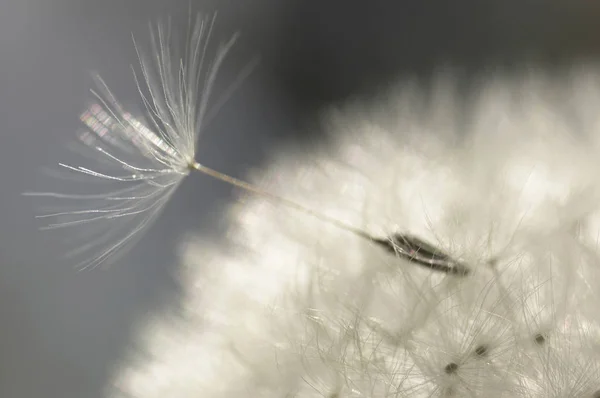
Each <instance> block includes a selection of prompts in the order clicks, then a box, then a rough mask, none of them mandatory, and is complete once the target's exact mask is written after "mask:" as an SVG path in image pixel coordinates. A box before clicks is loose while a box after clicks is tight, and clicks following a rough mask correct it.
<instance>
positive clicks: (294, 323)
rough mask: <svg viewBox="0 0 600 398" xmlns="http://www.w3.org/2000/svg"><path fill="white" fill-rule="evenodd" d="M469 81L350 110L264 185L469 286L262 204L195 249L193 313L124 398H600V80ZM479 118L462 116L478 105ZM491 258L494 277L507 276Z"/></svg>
mask: <svg viewBox="0 0 600 398" xmlns="http://www.w3.org/2000/svg"><path fill="white" fill-rule="evenodd" d="M590 70H592V68H579V69H577V70H573V71H571V72H570V73H567V74H565V75H563V76H562V77H556V76H554V77H550V76H547V75H543V74H542V73H541V72H531V73H524V74H521V75H519V76H515V75H513V76H511V77H498V76H491V75H488V76H487V77H485V78H483V79H482V80H481V83H482V84H481V85H479V86H478V88H477V90H474V91H471V92H470V95H469V96H468V99H466V100H463V99H461V98H462V97H461V96H459V95H458V93H457V90H456V87H455V84H454V80H453V78H452V75H451V74H441V75H440V77H439V78H438V79H437V80H436V82H435V84H433V85H432V87H433V88H431V89H430V90H425V89H423V88H421V87H420V86H418V85H414V84H410V83H406V84H404V85H403V86H402V87H400V88H399V89H398V90H394V91H393V95H391V96H388V97H386V99H385V100H380V101H378V102H377V103H376V104H375V106H371V107H370V108H368V109H367V108H365V107H362V108H361V107H360V106H356V105H353V106H348V107H347V108H346V109H344V110H342V111H338V112H334V113H333V114H332V115H331V117H330V118H329V119H328V120H329V122H328V126H327V128H328V129H329V130H330V131H331V132H332V133H331V137H330V138H331V141H332V144H331V145H330V146H327V147H324V148H321V149H320V150H319V151H317V152H311V153H309V152H306V153H300V152H298V153H291V154H290V153H287V154H282V155H281V156H280V157H279V158H278V159H275V160H274V161H273V163H272V164H271V165H270V167H269V168H268V170H267V171H266V172H265V174H264V178H263V179H262V180H259V181H258V184H259V185H261V186H263V187H265V188H266V189H267V190H270V191H272V192H275V193H278V194H280V195H282V196H285V197H287V198H290V199H292V200H295V201H297V202H300V203H302V204H304V205H305V206H307V207H309V208H313V209H316V210H318V211H320V212H322V213H325V214H327V215H329V216H332V217H335V218H337V219H339V220H341V221H343V222H345V223H348V224H351V225H353V226H356V227H358V228H362V229H364V230H365V231H367V232H369V233H370V234H372V235H373V236H376V237H386V236H390V235H391V234H393V233H397V232H403V233H410V234H412V235H416V236H418V237H420V238H422V239H424V240H426V241H428V242H431V243H433V244H435V245H437V246H439V247H440V248H441V249H443V250H444V251H446V252H447V253H449V254H451V255H452V256H453V257H455V258H460V259H461V260H462V261H464V262H465V263H467V264H468V265H469V266H470V267H471V269H472V271H473V272H472V273H471V274H470V275H469V276H467V277H457V276H451V275H446V274H442V273H439V272H433V271H430V270H429V269H426V268H424V267H420V266H419V265H416V264H413V263H410V262H408V261H406V260H403V259H400V258H396V257H395V256H394V255H392V254H390V253H389V252H385V251H384V250H383V249H382V248H381V247H378V246H376V245H375V244H373V243H371V242H369V241H367V240H365V239H361V238H358V237H356V236H353V235H352V234H350V233H348V232H345V231H341V230H339V229H338V228H336V227H335V226H332V225H328V224H326V223H324V222H322V221H319V220H317V219H314V218H312V217H310V216H307V215H305V214H302V213H299V212H297V211H295V210H293V209H288V208H285V207H283V206H281V205H277V204H273V203H272V202H269V201H268V200H264V199H263V198H260V197H256V196H251V197H247V198H245V199H244V201H243V202H241V203H240V204H238V205H237V206H235V207H234V208H233V209H232V210H231V215H230V216H231V230H230V234H229V240H228V242H226V244H224V245H221V247H216V246H214V245H209V244H207V243H205V242H201V241H197V240H196V241H190V242H188V243H187V244H186V245H184V250H183V253H184V255H183V257H184V259H183V262H184V265H185V266H184V267H183V268H182V277H181V280H182V281H183V284H184V286H185V289H186V291H185V294H186V296H185V301H184V303H183V305H184V308H185V311H184V314H183V316H182V317H178V318H176V319H173V317H168V316H166V315H161V316H157V317H156V318H154V319H152V320H150V321H149V322H148V324H147V325H144V327H143V328H142V329H141V332H140V335H139V337H140V342H141V344H142V346H143V347H144V349H145V350H147V355H145V356H144V357H134V358H133V359H130V360H129V361H128V362H127V363H126V364H125V365H124V366H123V368H122V370H121V371H120V372H119V374H118V378H117V380H116V386H117V387H116V390H118V392H114V396H118V397H122V396H127V397H135V398H142V397H143V398H154V397H157V398H159V397H160V398H164V397H174V398H178V397H203V398H208V397H219V398H220V397H232V398H233V397H236V398H238V397H274V398H275V397H276V398H281V397H329V398H334V397H435V396H438V397H500V396H502V397H540V398H542V397H544V398H547V397H599V396H600V392H599V391H600V334H599V331H600V329H599V326H600V310H599V309H598V304H599V303H600V301H599V297H598V296H599V294H600V250H599V248H598V245H597V241H598V236H599V233H600V223H599V221H600V217H599V216H600V211H599V210H600V202H599V201H598V198H599V195H600V175H598V173H597V170H598V168H599V166H600V156H599V155H600V145H599V143H600V124H599V122H600V117H599V116H598V109H600V79H599V76H600V75H597V74H595V73H594V72H590ZM459 104H460V105H459ZM491 259H494V260H495V261H493V262H490V260H491Z"/></svg>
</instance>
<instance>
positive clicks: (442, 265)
mask: <svg viewBox="0 0 600 398" xmlns="http://www.w3.org/2000/svg"><path fill="white" fill-rule="evenodd" d="M215 19H216V14H214V15H213V16H212V18H207V17H202V16H201V15H198V16H197V17H196V20H195V22H194V23H192V21H191V19H190V21H189V26H188V37H187V42H186V46H185V53H184V54H183V56H182V57H180V56H178V53H177V52H176V51H173V50H172V49H171V46H172V45H173V46H174V45H175V44H176V43H172V41H173V40H172V37H171V26H170V23H168V24H167V25H166V26H164V25H160V24H159V25H157V26H156V27H155V28H153V27H151V29H150V40H151V44H152V46H151V50H152V61H148V60H147V59H146V58H144V56H143V55H142V53H141V51H140V49H139V46H138V45H137V43H136V41H135V38H134V39H133V42H134V47H135V50H136V53H137V56H138V59H139V63H140V67H139V69H140V71H141V74H140V73H139V72H136V70H135V68H132V69H133V73H134V78H135V82H136V85H137V88H138V91H139V93H140V96H141V99H142V102H143V104H144V107H145V110H146V115H147V123H145V122H144V121H143V120H141V119H139V118H136V117H135V116H133V115H132V114H131V113H130V112H128V111H127V110H126V109H124V107H123V106H122V105H121V104H120V103H119V101H118V100H117V99H116V98H115V96H114V95H113V93H112V92H111V90H110V89H109V87H108V85H107V84H106V83H105V82H104V80H103V79H102V78H101V77H100V76H99V75H95V76H94V78H95V80H96V83H97V87H98V89H97V90H92V93H93V95H94V97H95V99H96V101H95V102H93V103H92V104H91V105H90V106H89V107H88V108H87V109H86V110H85V112H83V114H82V115H81V116H80V119H81V121H82V122H83V123H84V125H85V126H86V127H87V129H86V130H85V131H84V132H83V133H81V134H80V135H79V141H80V143H81V144H83V148H82V154H83V155H85V156H87V157H89V155H96V156H95V157H96V158H97V160H100V162H99V163H100V165H99V166H98V168H88V167H85V166H76V165H72V164H67V163H59V165H60V166H61V168H63V169H66V170H68V171H69V172H71V173H76V174H80V175H82V176H85V177H92V180H93V181H94V182H104V183H113V184H114V185H116V186H117V188H115V189H112V190H105V191H103V192H101V193H94V194H65V193H57V192H28V193H25V195H26V196H37V197H44V198H52V199H57V200H60V201H63V202H69V204H68V205H69V206H71V207H69V210H67V211H58V212H50V213H45V214H43V215H40V216H38V218H43V219H51V220H53V222H50V223H49V224H48V225H46V226H45V227H43V228H42V229H46V230H54V229H62V228H67V227H75V226H86V227H88V228H87V229H86V230H85V231H80V233H79V234H78V236H77V237H78V238H80V239H82V240H83V241H84V242H83V243H81V244H78V245H77V249H76V250H73V251H71V252H69V253H68V254H69V255H70V256H77V255H81V256H82V257H83V258H84V260H83V261H82V262H80V263H79V264H78V265H77V268H79V269H81V270H85V269H90V268H94V267H97V266H99V265H101V264H104V263H108V262H110V261H113V260H114V259H115V258H116V257H117V255H118V254H122V253H124V252H125V251H126V250H127V249H128V248H130V247H131V246H132V245H133V244H134V243H136V241H137V240H138V239H139V238H140V237H141V236H142V234H143V232H144V231H145V230H146V229H147V228H148V227H149V226H150V225H151V224H152V222H153V221H154V220H156V218H157V217H158V215H159V214H160V212H161V210H162V209H163V208H164V206H165V205H166V203H167V202H168V201H169V199H170V198H171V196H172V195H173V193H174V192H175V190H176V189H177V187H178V186H179V184H180V183H181V182H182V181H183V179H184V178H185V177H186V176H187V175H188V174H189V173H190V171H199V172H201V173H203V174H205V175H208V176H210V177H212V178H216V179H218V180H221V181H223V182H225V183H227V184H230V185H232V186H235V187H238V188H241V189H243V190H245V191H248V192H250V193H254V194H257V195H260V196H262V197H264V198H267V199H269V200H272V201H275V202H277V203H279V204H281V205H283V206H287V207H289V208H293V209H295V210H297V211H300V212H302V213H305V214H307V215H309V216H311V217H315V218H317V219H319V220H321V221H322V222H325V223H328V224H331V225H333V226H335V227H337V228H339V229H340V230H342V231H346V232H349V233H351V234H353V235H355V236H358V237H360V238H362V239H366V240H368V241H370V242H371V243H374V244H376V245H379V246H380V247H383V248H385V249H386V250H388V251H391V252H392V253H393V254H395V255H397V256H398V257H401V258H404V259H405V260H407V261H409V262H412V263H415V264H420V265H421V266H425V267H428V268H431V269H433V270H436V271H440V272H444V273H447V274H454V275H459V276H464V275H466V274H468V272H469V270H468V267H467V266H466V265H464V264H460V263H458V262H456V261H455V260H453V259H451V258H450V257H449V256H446V255H445V254H443V253H442V252H441V251H439V250H437V249H435V248H434V247H432V246H431V245H430V244H428V243H426V242H423V241H420V240H419V239H416V238H413V239H412V240H413V241H414V242H413V241H411V250H412V253H413V254H411V255H406V253H404V252H403V251H402V250H399V251H398V250H397V249H399V248H400V246H398V244H397V242H396V240H397V239H398V237H399V236H400V235H393V236H392V237H385V238H382V237H375V236H372V235H371V234H369V233H367V232H365V231H364V230H361V229H360V228H356V227H354V226H352V225H349V224H346V223H344V222H341V221H340V220H338V219H335V218H333V217H330V216H327V215H325V214H323V213H319V212H316V211H314V210H313V209H310V208H308V207H305V206H303V205H301V204H299V203H297V202H294V201H290V200H288V199H285V198H283V197H281V196H278V195H274V194H272V193H269V192H266V191H264V190H261V189H260V188H258V187H256V186H254V185H252V184H248V183H246V182H244V181H241V180H238V179H236V178H233V177H231V176H229V175H226V174H223V173H221V172H219V171H217V170H213V169H211V168H209V167H207V166H205V165H203V164H201V163H200V162H198V161H197V160H196V157H195V155H196V145H197V141H198V137H199V135H200V134H201V133H202V131H203V129H204V127H205V124H206V121H207V118H209V117H210V115H211V112H210V111H209V102H210V98H211V92H212V89H213V85H214V83H215V80H216V78H217V72H218V70H219V68H220V66H221V64H222V62H223V61H224V59H225V57H226V55H227V53H228V52H229V50H230V49H231V47H232V46H233V45H234V43H235V41H236V38H237V35H233V36H232V37H231V39H230V40H229V41H227V42H224V43H221V44H220V46H219V47H218V48H217V50H216V53H215V55H214V56H213V57H211V56H210V51H209V44H210V41H211V35H212V32H213V27H214V24H215ZM243 76H244V73H242V74H241V77H243ZM232 87H235V85H232ZM218 105H220V104H219V102H217V103H216V107H215V108H212V109H211V110H213V109H217V108H218ZM90 149H91V151H90ZM72 202H74V203H75V204H72ZM77 206H79V207H80V208H79V207H78V209H77V210H73V207H77ZM117 221H118V222H117ZM402 239H403V240H404V241H406V239H408V238H406V237H403V238H402ZM415 239H416V240H415ZM419 253H423V254H422V255H419ZM438 257H439V258H438Z"/></svg>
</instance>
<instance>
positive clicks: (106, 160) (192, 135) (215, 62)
mask: <svg viewBox="0 0 600 398" xmlns="http://www.w3.org/2000/svg"><path fill="white" fill-rule="evenodd" d="M215 17H216V15H214V16H212V17H205V16H201V15H198V16H197V17H196V19H195V20H192V19H191V17H190V20H189V26H188V33H187V40H186V41H185V47H184V48H183V49H182V51H178V50H179V44H180V43H177V42H176V41H175V40H173V38H172V34H171V24H170V21H169V23H167V24H157V26H156V27H151V29H150V41H151V44H152V45H151V52H150V55H149V56H148V57H146V56H144V55H143V54H142V51H141V49H140V48H139V47H138V45H137V44H136V43H135V41H134V46H135V49H136V51H137V54H138V58H139V61H140V66H139V68H138V69H139V70H138V71H136V69H135V68H133V69H134V77H135V82H136V85H137V88H138V90H139V94H140V95H141V101H142V103H143V104H144V108H145V111H146V112H145V117H137V116H134V115H132V114H131V113H130V112H129V111H128V110H126V109H124V108H123V106H122V105H121V104H120V103H119V102H118V101H117V99H116V98H115V96H114V95H113V93H112V92H111V91H110V89H109V88H108V85H107V84H106V83H105V82H104V80H103V79H102V78H101V77H100V76H98V75H95V76H94V78H95V80H96V83H97V89H96V90H92V93H93V95H94V97H95V100H94V101H93V102H91V104H90V105H89V106H88V108H87V109H86V110H85V111H84V112H83V113H82V114H81V116H80V119H81V121H82V122H83V125H84V126H85V127H84V129H83V131H81V133H80V134H79V136H78V138H79V140H78V142H77V144H79V145H78V146H76V147H75V146H74V148H73V149H75V150H76V152H78V153H77V155H79V156H81V157H82V158H83V159H78V160H77V161H76V162H75V164H67V163H59V166H60V167H61V170H62V171H63V173H53V174H55V175H56V176H58V177H60V178H62V179H63V180H65V179H67V178H69V177H71V178H73V177H74V178H73V179H76V178H77V177H79V181H76V182H77V184H76V185H75V186H71V187H69V189H71V191H70V192H55V191H53V192H28V193H25V195H26V196H35V197H41V198H43V199H44V200H45V202H44V206H45V207H46V209H51V210H46V211H44V214H41V215H39V216H38V218H42V219H44V220H49V221H48V224H47V225H46V226H44V227H42V229H50V230H64V231H66V233H67V236H66V237H67V241H68V242H69V244H70V248H68V249H67V250H68V254H67V256H68V257H72V258H74V260H73V262H74V263H75V267H76V268H78V269H80V270H84V269H91V268H94V267H96V266H99V265H102V264H104V265H106V264H108V263H109V262H113V261H115V259H116V258H117V256H118V255H120V254H123V253H125V252H126V251H127V250H128V249H129V248H131V247H132V245H133V244H134V243H136V241H137V240H139V238H141V236H142V235H143V233H144V231H145V230H147V229H148V227H149V226H150V225H152V223H153V222H154V221H155V220H156V219H157V217H158V216H159V215H160V213H161V211H162V210H163V208H164V207H165V205H166V204H167V202H168V201H169V199H170V198H171V196H172V195H173V193H174V192H175V190H176V189H177V187H178V186H179V185H180V183H181V182H182V181H183V179H184V178H185V176H187V175H188V174H189V172H190V170H191V169H192V168H193V167H194V165H196V164H197V163H196V161H195V153H196V142H197V140H198V137H199V136H200V134H201V133H202V131H203V130H204V125H205V123H206V119H207V117H209V116H210V114H211V111H214V109H211V108H209V104H210V105H211V106H214V105H215V104H214V103H210V102H209V100H210V99H211V90H212V87H213V85H214V83H215V79H216V77H217V72H218V70H219V67H220V65H221V63H222V62H223V60H224V58H225V56H226V54H227V52H228V51H229V49H230V48H231V46H232V45H233V44H234V42H235V40H236V36H233V37H232V38H231V39H230V40H229V41H227V42H224V43H222V44H221V45H220V46H219V47H218V48H217V49H216V51H213V50H212V49H211V48H210V44H211V43H210V42H211V32H212V30H213V25H214V22H215ZM216 105H218V104H216ZM83 160H85V163H84V162H83ZM77 163H79V164H77ZM53 182H54V184H53V186H52V189H56V186H55V185H56V183H57V182H59V181H53Z"/></svg>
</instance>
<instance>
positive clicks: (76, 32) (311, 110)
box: [0, 0, 600, 398]
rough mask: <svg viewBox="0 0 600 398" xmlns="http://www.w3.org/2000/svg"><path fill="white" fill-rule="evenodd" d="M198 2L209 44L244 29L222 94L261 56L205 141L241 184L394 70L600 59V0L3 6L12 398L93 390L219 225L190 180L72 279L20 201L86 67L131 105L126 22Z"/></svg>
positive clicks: (2, 194) (144, 28)
mask: <svg viewBox="0 0 600 398" xmlns="http://www.w3.org/2000/svg"><path fill="white" fill-rule="evenodd" d="M190 2H191V3H192V7H193V10H194V11H214V10H217V9H218V11H219V18H218V24H217V30H216V32H215V33H216V34H215V37H223V38H227V37H228V36H229V35H230V34H232V33H233V32H235V31H240V32H241V33H242V36H241V39H240V41H239V42H238V44H237V45H236V47H234V49H233V51H232V53H231V55H230V57H229V58H228V61H227V62H226V65H225V67H224V69H223V74H222V75H221V78H222V79H221V81H220V83H219V87H223V86H226V82H227V79H233V78H234V77H235V75H236V73H237V72H239V71H240V70H241V69H242V68H243V67H244V66H246V65H247V64H248V63H249V62H251V60H252V59H253V58H254V57H256V56H260V60H261V62H260V64H259V65H258V67H257V68H256V69H254V72H253V73H252V74H251V75H250V76H249V77H248V78H247V79H246V80H245V82H244V84H243V85H242V86H241V87H240V88H238V89H237V90H236V91H235V92H234V93H233V95H232V96H231V98H230V99H229V101H228V102H227V103H226V104H225V106H224V107H223V108H222V110H221V112H220V114H219V116H218V117H217V118H216V119H215V120H214V122H213V123H212V124H211V125H210V127H209V128H208V129H207V131H205V132H204V135H203V137H202V144H201V147H200V149H199V158H200V159H202V160H203V162H204V163H205V164H207V165H209V166H211V167H214V168H217V169H219V170H222V171H224V172H227V173H231V174H233V175H235V176H240V177H243V176H244V173H245V172H246V171H247V170H248V169H249V168H254V167H261V165H262V164H263V162H264V161H265V159H267V158H268V155H269V154H270V153H273V151H276V150H277V148H278V147H279V146H280V145H286V144H287V145H289V144H290V143H295V144H303V145H308V144H310V143H314V142H318V141H319V140H320V139H321V136H322V132H321V131H320V127H319V117H320V114H321V111H322V110H323V109H324V108H326V107H327V106H331V105H335V104H339V103H341V102H343V101H344V100H347V99H351V98H368V97H369V96H371V95H373V94H374V93H376V92H377V91H378V90H379V89H381V88H382V87H386V86H387V85H389V84H390V83H391V82H393V81H394V80H395V79H397V78H400V77H402V76H406V75H411V76H414V75H417V76H421V77H423V78H424V79H426V78H427V76H428V75H429V73H430V72H431V71H432V70H433V69H434V68H435V67H436V66H440V65H442V64H452V65H454V66H456V67H459V68H461V69H462V70H463V71H464V73H465V75H466V76H469V75H470V74H471V73H474V72H475V71H477V70H479V69H481V68H483V67H487V68H489V67H494V66H499V65H502V66H507V67H513V66H518V65H521V64H523V63H525V62H528V63H529V64H532V62H533V64H535V65H537V67H539V68H548V69H553V68H561V67H562V66H564V65H568V64H569V63H572V62H574V61H576V60H578V59H589V58H595V57H596V56H597V55H599V54H600V39H599V38H600V24H599V23H598V21H600V3H598V2H593V1H584V0H545V1H539V0H495V1H492V0H455V1H452V2H449V1H427V2H425V1H422V0H397V1H394V2H390V1H387V0H369V1H356V0H319V1H316V0H313V1H310V0H308V1H307V0H244V1H241V0H237V1H236V0H212V1H195V0H103V1H98V0H96V1H93V0H0V181H1V182H2V184H1V185H0V187H1V189H0V397H2V398H5V397H6V398H29V397H47V398H51V397H57V398H58V397H60V398H95V397H101V396H102V390H103V388H104V386H105V384H106V383H107V380H108V379H109V377H110V375H111V371H113V366H114V364H115V363H116V361H117V360H118V359H119V357H120V356H122V355H123V354H125V353H126V350H127V349H128V347H129V345H130V344H131V342H132V341H133V340H132V339H133V336H132V334H131V333H132V327H133V326H134V324H135V322H136V321H137V320H139V319H142V318H143V317H144V316H147V315H148V314H149V313H151V312H153V311H156V310H157V309H162V310H169V309H171V308H172V309H173V310H175V309H176V308H177V297H178V292H179V286H178V283H177V281H176V279H175V278H174V275H175V272H176V269H177V258H176V247H177V242H178V240H180V239H181V237H182V236H183V234H185V233H186V232H189V231H197V232H198V233H199V234H201V236H204V237H206V239H218V237H219V236H220V234H222V233H223V231H224V228H225V223H224V221H223V217H222V214H223V210H224V209H225V207H226V206H227V203H229V202H230V201H231V200H233V198H234V197H235V191H234V190H233V189H232V188H230V187H228V186H226V185H224V184H222V183H219V182H216V181H212V180H210V179H208V178H204V177H202V176H193V177H191V178H189V179H187V180H186V181H185V183H184V184H183V186H182V187H181V189H180V190H179V191H178V192H177V193H176V195H175V197H174V198H173V199H172V200H171V201H170V202H169V204H168V206H167V208H166V210H165V212H164V213H163V215H162V216H161V218H160V220H159V221H158V222H157V224H155V225H154V226H153V227H152V228H151V229H150V231H149V233H148V234H147V235H146V236H145V237H144V238H143V240H142V241H141V242H140V243H139V245H137V246H136V247H135V248H134V249H133V251H132V252H130V253H129V254H128V255H127V256H126V257H123V258H121V259H120V260H119V261H118V262H117V263H116V264H114V265H113V266H111V267H109V268H106V269H96V270H93V271H90V272H81V273H76V272H75V271H74V270H73V268H72V267H71V265H70V264H68V263H67V262H66V261H64V259H61V249H60V246H58V245H57V244H56V241H55V239H53V234H52V233H47V232H46V233H42V232H39V231H37V228H38V227H39V226H40V224H39V223H38V222H37V221H36V220H35V219H34V218H33V216H34V209H33V207H32V203H31V201H30V200H28V199H29V198H24V197H22V196H21V195H20V194H21V192H23V191H31V190H38V189H39V188H38V187H39V185H38V184H40V183H41V182H43V181H41V179H42V178H44V177H42V176H41V175H40V173H39V172H40V170H41V168H43V167H46V166H54V165H56V164H57V163H58V162H60V161H63V158H62V156H63V154H64V153H65V152H64V148H65V146H66V144H67V143H68V142H69V140H71V139H73V137H74V134H75V132H76V131H77V129H78V128H79V127H81V126H80V125H79V120H78V116H79V114H80V112H81V111H82V109H83V104H84V103H85V101H86V100H87V99H89V97H90V94H89V89H90V88H91V87H92V80H91V77H90V72H92V71H98V72H99V73H101V75H102V76H103V77H104V79H105V80H106V81H107V83H108V84H109V85H110V86H111V87H113V88H115V92H116V94H117V96H118V97H119V98H121V99H122V100H123V101H124V102H125V103H128V102H129V103H132V102H133V103H135V102H136V101H139V99H138V98H139V97H138V94H137V91H136V87H135V84H134V81H133V78H132V74H131V71H130V68H129V66H130V64H135V63H136V56H135V51H134V48H133V45H132V41H131V33H134V34H135V35H136V37H137V38H143V37H144V36H145V35H146V34H147V32H148V23H149V22H150V21H156V20H158V19H160V18H164V17H165V16H167V15H172V16H173V17H174V21H177V20H179V21H185V20H186V18H187V10H188V6H189V4H190ZM183 29H185V26H182V32H183ZM217 90H218V88H217ZM300 148H302V147H300ZM300 150H302V149H300ZM306 150H308V149H306Z"/></svg>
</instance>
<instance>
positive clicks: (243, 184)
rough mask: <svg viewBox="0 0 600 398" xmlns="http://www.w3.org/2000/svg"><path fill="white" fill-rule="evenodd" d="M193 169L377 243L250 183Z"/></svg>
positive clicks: (197, 165) (205, 169) (198, 166)
mask: <svg viewBox="0 0 600 398" xmlns="http://www.w3.org/2000/svg"><path fill="white" fill-rule="evenodd" d="M191 169H193V170H197V171H199V172H201V173H203V174H206V175H208V176H210V177H213V178H216V179H217V180H220V181H223V182H226V183H228V184H231V185H233V186H236V187H238V188H241V189H244V190H246V191H248V192H252V193H255V194H257V195H260V196H263V197H265V198H268V199H271V200H273V201H275V202H278V203H281V204H284V205H286V206H288V207H292V208H294V209H296V210H298V211H301V212H302V213H305V214H308V215H310V216H312V217H315V218H317V219H319V220H321V221H323V222H326V223H329V224H332V225H335V226H336V227H338V228H341V229H343V230H345V231H348V232H350V233H352V234H354V235H356V236H358V237H360V238H363V239H367V240H369V241H376V240H377V239H376V238H374V237H373V236H372V235H370V234H369V233H367V232H365V231H363V230H361V229H358V228H355V227H353V226H351V225H348V224H346V223H343V222H341V221H339V220H337V219H335V218H333V217H329V216H327V215H325V214H322V213H319V212H316V211H314V210H311V209H309V208H308V207H305V206H302V205H301V204H299V203H296V202H294V201H291V200H289V199H285V198H283V197H281V196H277V195H275V194H272V193H270V192H267V191H264V190H262V189H260V188H258V187H256V186H255V185H252V184H249V183H247V182H245V181H242V180H238V179H237V178H234V177H231V176H228V175H227V174H223V173H221V172H218V171H216V170H213V169H211V168H209V167H206V166H203V165H201V164H200V163H198V162H194V163H192V165H191Z"/></svg>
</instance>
